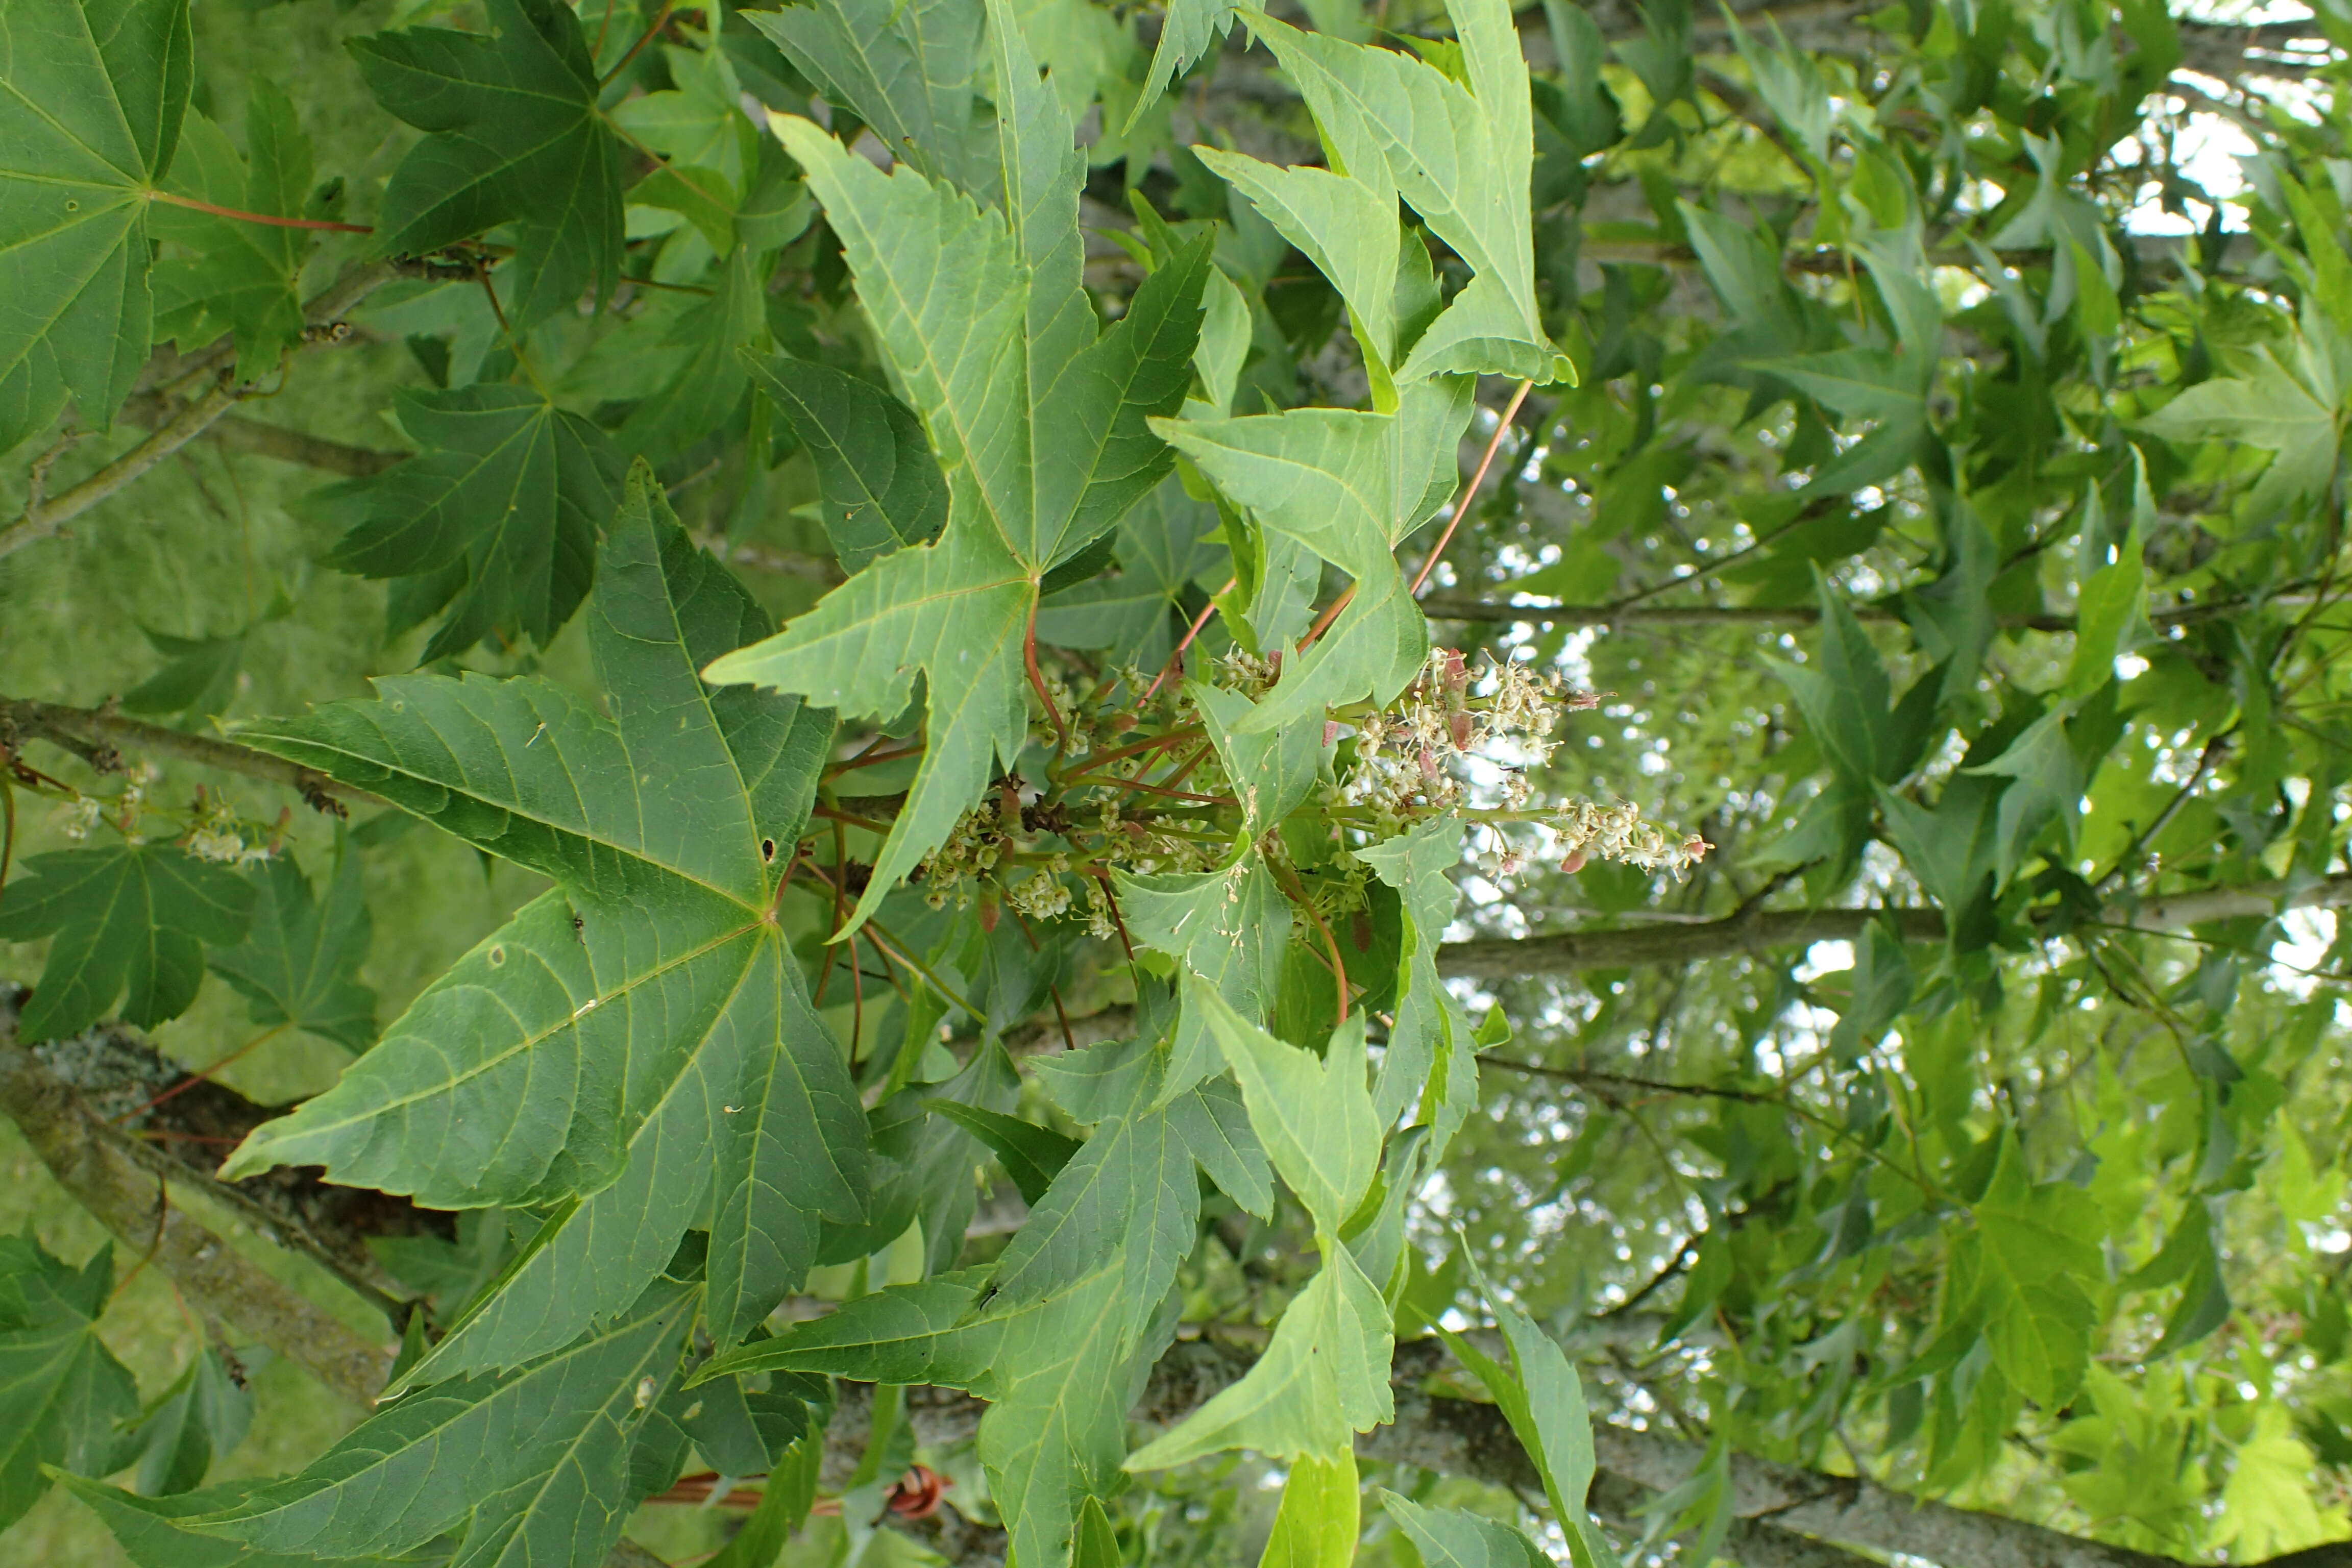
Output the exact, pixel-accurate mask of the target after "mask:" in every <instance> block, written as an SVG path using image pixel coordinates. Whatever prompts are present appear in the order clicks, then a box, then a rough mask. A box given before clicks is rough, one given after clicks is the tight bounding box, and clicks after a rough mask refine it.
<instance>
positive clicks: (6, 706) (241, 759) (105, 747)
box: [0, 696, 391, 816]
mask: <svg viewBox="0 0 2352 1568" xmlns="http://www.w3.org/2000/svg"><path fill="white" fill-rule="evenodd" d="M27 740H41V741H47V742H49V743H50V744H51V745H54V746H58V747H62V748H63V749H64V750H66V751H68V752H72V753H73V754H74V755H76V756H78V757H79V758H81V759H82V761H84V762H86V763H89V764H90V766H92V767H94V768H96V769H97V770H98V771H99V772H100V773H112V772H114V771H116V770H117V769H119V768H121V765H122V752H123V751H124V750H125V749H128V750H131V751H133V752H152V753H153V754H154V755H157V756H163V757H173V758H176V759H177V760H179V761H181V762H184V763H196V764H198V765H199V766H202V767H207V768H218V769H220V770H221V771H222V772H223V773H242V774H243V775H245V776H246V777H247V778H253V779H260V780H263V781H265V782H266V783H269V784H284V785H286V786H288V787H289V788H290V789H293V790H295V791H297V792H299V794H300V795H301V796H302V798H303V799H304V800H305V801H308V802H309V803H310V806H311V808H312V809H313V810H316V811H322V812H327V813H329V814H331V815H333V816H343V815H344V810H343V808H344V807H345V806H349V805H390V804H391V803H390V802H389V801H386V800H384V799H383V798H382V797H380V796H377V795H370V794H369V793H368V792H367V791H365V790H363V789H354V788H352V786H351V785H349V784H337V783H336V782H335V781H334V780H333V779H331V778H329V777H328V776H327V775H326V774H324V773H317V772H314V771H312V770H311V769H310V768H306V767H302V766H299V764H297V763H289V762H288V761H286V760H285V759H284V758H282V757H273V756H271V755H270V754H269V753H268V752H257V751H255V750H254V749H253V748H252V747H250V746H240V745H238V744H236V742H234V741H223V740H217V739H215V738H214V737H213V736H210V735H194V734H190V733H189V732H188V731H184V730H173V729H168V728H166V727H165V726H163V725H162V724H149V723H145V722H142V721H140V720H137V719H126V718H124V717H123V716H122V715H121V714H120V713H117V712H115V711H113V710H112V709H111V708H106V707H101V708H67V707H63V706H60V705H59V704H57V703H54V702H36V701H34V700H31V699H30V698H12V697H7V696H0V754H5V753H10V752H16V751H17V750H18V749H20V748H21V747H22V746H23V744H24V742H26V741H27Z"/></svg>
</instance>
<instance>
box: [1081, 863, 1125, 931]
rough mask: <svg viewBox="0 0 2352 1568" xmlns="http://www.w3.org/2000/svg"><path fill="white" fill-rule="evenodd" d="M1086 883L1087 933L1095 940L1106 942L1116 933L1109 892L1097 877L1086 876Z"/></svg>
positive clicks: (1115, 922) (1116, 924)
mask: <svg viewBox="0 0 2352 1568" xmlns="http://www.w3.org/2000/svg"><path fill="white" fill-rule="evenodd" d="M1086 883H1087V935H1088V936H1090V937H1093V938H1094V939H1095V940H1096V941H1097V942H1108V941H1109V940H1110V939H1111V938H1113V937H1115V936H1117V935H1118V921H1116V920H1114V919H1112V918H1111V908H1110V893H1109V891H1108V889H1105V888H1104V887H1103V884H1102V879H1101V878H1099V877H1088V878H1087V879H1086Z"/></svg>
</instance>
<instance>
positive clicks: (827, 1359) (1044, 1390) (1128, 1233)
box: [695, 1046, 1271, 1565]
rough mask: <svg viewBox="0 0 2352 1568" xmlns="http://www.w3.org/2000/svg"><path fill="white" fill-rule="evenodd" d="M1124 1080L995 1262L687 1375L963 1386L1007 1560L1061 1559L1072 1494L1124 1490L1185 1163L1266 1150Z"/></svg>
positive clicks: (1186, 1205) (1185, 1238)
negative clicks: (984, 1407) (978, 1410)
mask: <svg viewBox="0 0 2352 1568" xmlns="http://www.w3.org/2000/svg"><path fill="white" fill-rule="evenodd" d="M1126 1048H1127V1047H1123V1046H1120V1047H1095V1049H1097V1050H1112V1051H1118V1050H1123V1049H1126ZM1129 1088H1130V1091H1131V1092H1130V1094H1129V1098H1128V1100H1127V1102H1126V1103H1125V1104H1123V1105H1122V1106H1120V1107H1119V1108H1118V1110H1116V1111H1114V1112H1112V1113H1111V1114H1108V1115H1107V1116H1106V1117H1105V1118H1104V1119H1103V1121H1101V1123H1100V1125H1098V1126H1097V1129H1096V1131H1095V1133H1094V1136H1093V1137H1091V1138H1089V1139H1088V1140H1087V1142H1086V1144H1085V1145H1084V1146H1083V1147H1082V1148H1081V1149H1079V1150H1078V1152H1076V1155H1075V1156H1073V1157H1072V1158H1071V1159H1070V1160H1069V1162H1068V1163H1066V1165H1064V1166H1063V1167H1062V1169H1061V1171H1060V1172H1059V1173H1057V1174H1056V1175H1055V1177H1054V1180H1053V1182H1052V1184H1050V1185H1049V1186H1048V1187H1047V1188H1046V1190H1045V1193H1044V1194H1043V1195H1042V1196H1041V1197H1040V1199H1039V1200H1038V1203H1037V1205H1036V1206H1035V1207H1034V1209H1033V1210H1032V1211H1031V1215H1030V1219H1029V1222H1028V1224H1027V1225H1025V1226H1024V1227H1023V1228H1022V1230H1021V1231H1020V1232H1019V1233H1018V1234H1017V1235H1016V1236H1015V1237H1014V1238H1013V1243H1012V1245H1011V1246H1010V1247H1008V1248H1007V1249H1006V1251H1005V1254H1004V1256H1003V1258H1001V1259H999V1260H998V1262H997V1263H996V1264H995V1265H994V1266H993V1267H992V1268H987V1269H974V1270H969V1271H966V1272H964V1273H961V1274H955V1275H947V1276H942V1277H940V1278H938V1279H930V1280H926V1281H924V1282H922V1283H920V1284H915V1285H908V1286H896V1287H892V1288H891V1289H887V1290H882V1291H877V1292H876V1293H874V1294H872V1295H868V1296H863V1297H859V1298H857V1299H856V1300H853V1301H851V1302H849V1303H847V1304H845V1306H844V1307H842V1308H841V1309H840V1310H837V1311H835V1312H834V1313H833V1314H832V1315H830V1316H828V1317H824V1318H820V1319H817V1320H815V1321H812V1322H807V1323H802V1324H797V1325H795V1326H793V1328H792V1329H790V1330H788V1331H786V1332H784V1333H782V1334H781V1335H779V1336H778V1337H776V1338H775V1339H772V1340H767V1341H762V1342H759V1343H756V1344H751V1345H746V1346H744V1347H742V1348H741V1349H740V1350H738V1351H735V1352H730V1353H728V1354H724V1355H721V1356H719V1357H717V1358H715V1359H714V1360H712V1361H711V1362H710V1363H708V1364H707V1365H706V1366H704V1367H703V1368H701V1369H700V1370H699V1371H698V1372H697V1373H696V1374H695V1376H696V1377H697V1378H698V1379H709V1378H714V1377H718V1376H721V1375H724V1374H727V1373H749V1372H754V1371H761V1370H771V1371H772V1370H792V1371H802V1372H822V1373H832V1374H834V1375H835V1376H842V1377H855V1378H859V1379H863V1380H868V1381H882V1382H904V1383H916V1382H923V1383H932V1384H941V1385H944V1386H949V1387H956V1388H963V1389H967V1390H969V1391H970V1392H971V1393H973V1394H978V1395H980V1396H981V1397H982V1398H983V1399H986V1400H988V1401H989V1402H990V1407H989V1411H988V1414H987V1415H985V1416H983V1417H982V1422H981V1428H980V1439H979V1450H980V1458H981V1461H982V1464H983V1465H984V1466H986V1467H987V1469H988V1474H989V1484H990V1496H991V1497H992V1498H993V1499H994V1500H995V1501H996V1503H997V1505H998V1507H999V1508H1000V1509H1002V1510H1003V1514H1004V1518H1005V1524H1006V1529H1007V1530H1008V1531H1010V1532H1011V1534H1012V1538H1013V1541H1012V1545H1013V1554H1014V1556H1015V1559H1016V1560H1017V1561H1019V1562H1023V1563H1042V1564H1047V1565H1051V1564H1056V1563H1065V1562H1066V1561H1067V1560H1068V1557H1069V1554H1070V1550H1071V1544H1070V1543H1071V1536H1072V1533H1073V1531H1074V1528H1075V1525H1076V1519H1077V1514H1078V1508H1079V1499H1081V1498H1083V1497H1085V1496H1088V1495H1097V1496H1099V1495H1102V1494H1104V1493H1105V1492H1107V1491H1108V1490H1110V1489H1113V1488H1115V1487H1116V1486H1117V1484H1118V1481H1117V1472H1118V1465H1119V1460H1120V1458H1122V1456H1123V1454H1124V1452H1125V1448H1126V1417H1127V1412H1128V1410H1129V1407H1130V1406H1131V1405H1133V1403H1134V1401H1135V1398H1136V1396H1137V1394H1139V1392H1140V1389H1141V1385H1142V1379H1143V1376H1144V1373H1146V1372H1147V1370H1148V1363H1147V1362H1146V1360H1145V1354H1146V1352H1147V1351H1148V1350H1149V1349H1150V1344H1151V1339H1150V1328H1151V1325H1152V1324H1153V1322H1154V1321H1156V1320H1157V1319H1158V1317H1159V1315H1160V1310H1161V1307H1162V1303H1163V1302H1164V1301H1165V1300H1166V1298H1167V1296H1168V1292H1169V1290H1170V1289H1171V1287H1172V1286H1173V1284H1174V1282H1175V1278H1176V1269H1177V1267H1178V1266H1179V1265H1180V1264H1181V1262H1182V1261H1183V1259H1184V1258H1185V1257H1186V1256H1187V1255H1189V1253H1190V1252H1191V1251H1192V1247H1193V1245H1194V1242H1195V1240H1196V1237H1197V1229H1198V1225H1199V1191H1200V1189H1199V1186H1198V1183H1197V1178H1196V1177H1195V1176H1194V1174H1193V1171H1194V1168H1195V1164H1196V1162H1197V1163H1199V1165H1200V1168H1202V1169H1204V1170H1212V1171H1213V1170H1215V1169H1217V1168H1219V1166H1220V1165H1223V1166H1224V1167H1225V1168H1228V1169H1231V1168H1232V1166H1233V1163H1234V1160H1238V1161H1240V1162H1242V1163H1246V1162H1247V1161H1248V1160H1249V1159H1251V1158H1252V1157H1255V1160H1256V1162H1257V1163H1258V1165H1259V1167H1260V1174H1259V1176H1258V1180H1259V1181H1261V1182H1262V1181H1263V1180H1264V1179H1265V1178H1264V1175H1263V1173H1262V1168H1263V1164H1264V1158H1265V1157H1264V1155H1263V1154H1261V1153H1258V1152H1257V1151H1256V1148H1255V1142H1253V1141H1251V1140H1249V1139H1247V1138H1246V1137H1245V1136H1244V1137H1242V1138H1240V1139H1238V1140H1236V1141H1233V1142H1228V1141H1227V1140H1228V1138H1229V1135H1230V1131H1231V1129H1230V1124H1229V1123H1228V1124H1227V1131H1224V1132H1212V1133H1208V1134H1206V1136H1207V1137H1208V1138H1209V1139H1210V1140H1212V1141H1213V1142H1219V1143H1221V1144H1223V1148H1224V1150H1225V1151H1226V1152H1224V1153H1220V1152H1216V1151H1211V1152H1209V1156H1208V1158H1207V1159H1202V1158H1201V1144H1200V1142H1196V1140H1201V1139H1202V1138H1203V1136H1204V1133H1203V1129H1204V1128H1206V1127H1209V1126H1211V1125H1212V1124H1214V1123H1218V1122H1223V1121H1225V1114H1224V1112H1223V1110H1220V1109H1219V1108H1217V1107H1215V1106H1213V1104H1211V1103H1209V1100H1208V1097H1206V1096H1204V1095H1203V1094H1201V1093H1194V1094H1190V1095H1185V1096H1181V1097H1179V1098H1178V1099H1177V1100H1175V1101H1174V1102H1173V1103H1172V1104H1170V1105H1167V1106H1164V1107H1162V1108H1160V1109H1150V1108H1149V1106H1150V1100H1151V1099H1152V1098H1153V1094H1154V1091H1155V1089H1156V1088H1157V1079H1156V1077H1155V1076H1154V1075H1152V1074H1150V1073H1148V1072H1147V1073H1145V1074H1142V1075H1139V1076H1138V1077H1137V1078H1135V1079H1133V1081H1132V1082H1131V1083H1130V1085H1129ZM1228 1154H1230V1155H1231V1156H1232V1158H1228V1157H1227V1156H1228ZM1212 1162H1214V1163H1212ZM1244 1185H1245V1183H1244ZM1267 1195H1268V1196H1269V1197H1270V1196H1271V1194H1270V1193H1269V1194H1267Z"/></svg>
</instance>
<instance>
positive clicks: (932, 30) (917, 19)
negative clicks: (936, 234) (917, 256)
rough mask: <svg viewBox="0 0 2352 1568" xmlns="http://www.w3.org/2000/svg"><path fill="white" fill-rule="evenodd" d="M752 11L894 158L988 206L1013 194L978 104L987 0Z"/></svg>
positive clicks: (823, 1)
mask: <svg viewBox="0 0 2352 1568" xmlns="http://www.w3.org/2000/svg"><path fill="white" fill-rule="evenodd" d="M744 15H745V17H746V19H747V20H749V21H750V22H751V25H752V26H755V27H757V28H758V29H759V30H760V31H761V32H762V33H764V34H766V35H767V37H768V38H769V40H770V41H771V42H772V43H773V44H774V45H775V46H776V47H777V48H779V49H781V50H782V51H783V53H784V56H785V58H788V59H790V60H791V61H792V62H793V66H794V67H796V68H798V69H799V70H800V72H801V74H802V75H803V76H805V77H806V78H808V79H809V80H810V81H811V82H814V84H815V85H816V88H817V89H818V90H819V91H820V92H822V93H824V96H825V97H826V99H827V100H830V101H832V102H834V103H837V104H839V105H841V106H842V107H843V108H845V109H847V110H851V111H852V112H854V113H856V116H857V117H858V119H859V120H860V121H863V122H864V123H866V125H869V126H871V127H873V130H874V134H875V135H876V136H877V137H879V138H880V139H881V141H882V143H883V145H884V146H886V147H887V148H889V149H890V154H891V156H892V157H894V158H898V159H902V160H904V161H905V162H906V163H909V164H911V165H913V166H914V168H915V169H917V170H918V171H919V172H920V173H921V174H925V175H926V176H928V177H929V178H931V179H934V180H946V181H949V182H950V183H952V184H955V185H957V186H959V187H960V188H961V189H963V190H965V191H968V192H970V193H971V195H974V196H977V197H980V198H981V199H982V200H993V199H994V198H996V197H997V196H999V195H1002V194H1003V180H1002V175H1001V174H1000V171H999V169H998V167H997V161H996V160H997V151H996V147H995V144H994V143H995V136H994V128H993V127H992V125H991V124H990V123H989V121H987V119H986V118H984V117H983V116H982V114H981V113H980V112H979V106H978V105H977V104H976V103H975V101H974V92H973V81H972V77H973V71H974V68H976V67H977V66H978V65H979V64H980V62H981V61H982V58H984V56H983V54H982V43H981V26H982V18H983V16H984V15H985V13H984V10H983V7H982V5H981V4H980V3H979V0H819V3H818V4H815V5H785V6H782V7H779V8H778V9H775V10H772V11H770V10H758V11H748V12H746V13H745V14H744Z"/></svg>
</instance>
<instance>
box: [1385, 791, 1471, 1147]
mask: <svg viewBox="0 0 2352 1568" xmlns="http://www.w3.org/2000/svg"><path fill="white" fill-rule="evenodd" d="M1463 831H1464V830H1463V826H1462V824H1461V823H1459V822H1457V821H1453V820H1450V819H1446V818H1442V817H1441V818H1439V819H1437V820H1435V821H1433V822H1425V823H1423V824H1422V826H1419V827H1416V828H1414V829H1413V830H1412V832H1410V833H1407V834H1403V835H1402V836H1400V837H1395V838H1391V839H1387V840H1384V841H1383V842H1381V843H1379V844H1368V845H1365V846H1364V847H1361V848H1360V849H1358V850H1357V851H1356V858H1357V859H1359V860H1361V861H1362V862H1363V863H1364V864H1365V865H1367V866H1370V868H1372V873H1373V875H1375V876H1377V877H1379V878H1380V879H1381V881H1383V882H1385V883H1387V884H1388V885H1389V886H1390V887H1391V888H1394V889H1396V891H1397V894H1398V901H1399V903H1400V905H1401V906H1402V915H1403V920H1404V931H1403V935H1404V942H1403V943H1402V948H1403V951H1402V952H1401V953H1400V954H1399V955H1398V961H1397V976H1396V985H1397V1000H1396V1024H1395V1026H1393V1027H1391V1029H1390V1030H1389V1043H1388V1048H1387V1049H1386V1050H1385V1051H1383V1052H1381V1071H1380V1077H1379V1079H1378V1080H1377V1081H1376V1082H1375V1083H1374V1084H1373V1086H1372V1104H1373V1108H1374V1110H1375V1111H1376V1112H1377V1114H1378V1115H1379V1117H1380V1120H1381V1125H1383V1126H1386V1125H1389V1124H1390V1123H1391V1122H1393V1121H1395V1120H1396V1118H1397V1117H1398V1116H1399V1115H1401V1114H1402V1112H1403V1111H1404V1110H1407V1109H1408V1108H1409V1107H1411V1106H1412V1104H1413V1102H1414V1100H1415V1099H1416V1098H1418V1097H1422V1096H1423V1094H1424V1086H1425V1085H1428V1084H1430V1083H1432V1081H1433V1079H1432V1073H1433V1071H1434V1072H1435V1073H1436V1075H1437V1076H1436V1077H1435V1079H1434V1084H1435V1087H1436V1095H1435V1101H1436V1103H1435V1105H1434V1106H1433V1110H1434V1111H1435V1115H1434V1116H1433V1117H1431V1118H1430V1119H1429V1120H1430V1122H1431V1126H1432V1130H1433V1132H1434V1135H1435V1152H1433V1154H1432V1156H1431V1157H1432V1158H1435V1153H1436V1152H1443V1151H1444V1148H1445V1145H1446V1144H1447V1143H1448V1142H1451V1141H1452V1140H1453V1137H1454V1132H1455V1131H1457V1130H1458V1129H1459V1128H1460V1127H1461V1125H1462V1120H1463V1118H1464V1117H1465V1116H1467V1115H1469V1113H1470V1110H1471V1108H1472V1107H1473V1106H1475V1105H1476V1104H1477V1103H1478V1057H1477V1051H1476V1048H1475V1043H1474V1042H1473V1040H1472V1038H1471V1033H1470V1019H1469V1016H1468V1015H1467V1014H1465V1013H1464V1012H1463V1010H1462V1004H1461V1003H1459V1002H1457V1001H1455V1000H1454V994H1453V993H1452V992H1450V991H1448V990H1447V989H1446V988H1445V983H1444V980H1442V979H1440V978H1439V976H1438V973H1437V949H1438V944H1439V943H1440V942H1444V940H1445V928H1446V927H1447V926H1448V925H1449V924H1451V923H1452V922H1453V920H1454V904H1455V903H1456V901H1457V900H1459V898H1460V893H1459V891H1458V889H1455V887H1454V880H1453V879H1452V878H1450V877H1448V876H1447V875H1446V873H1447V872H1448V871H1450V870H1451V869H1453V868H1454V867H1455V866H1457V865H1459V864H1460V863H1461V860H1462V834H1463Z"/></svg>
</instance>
